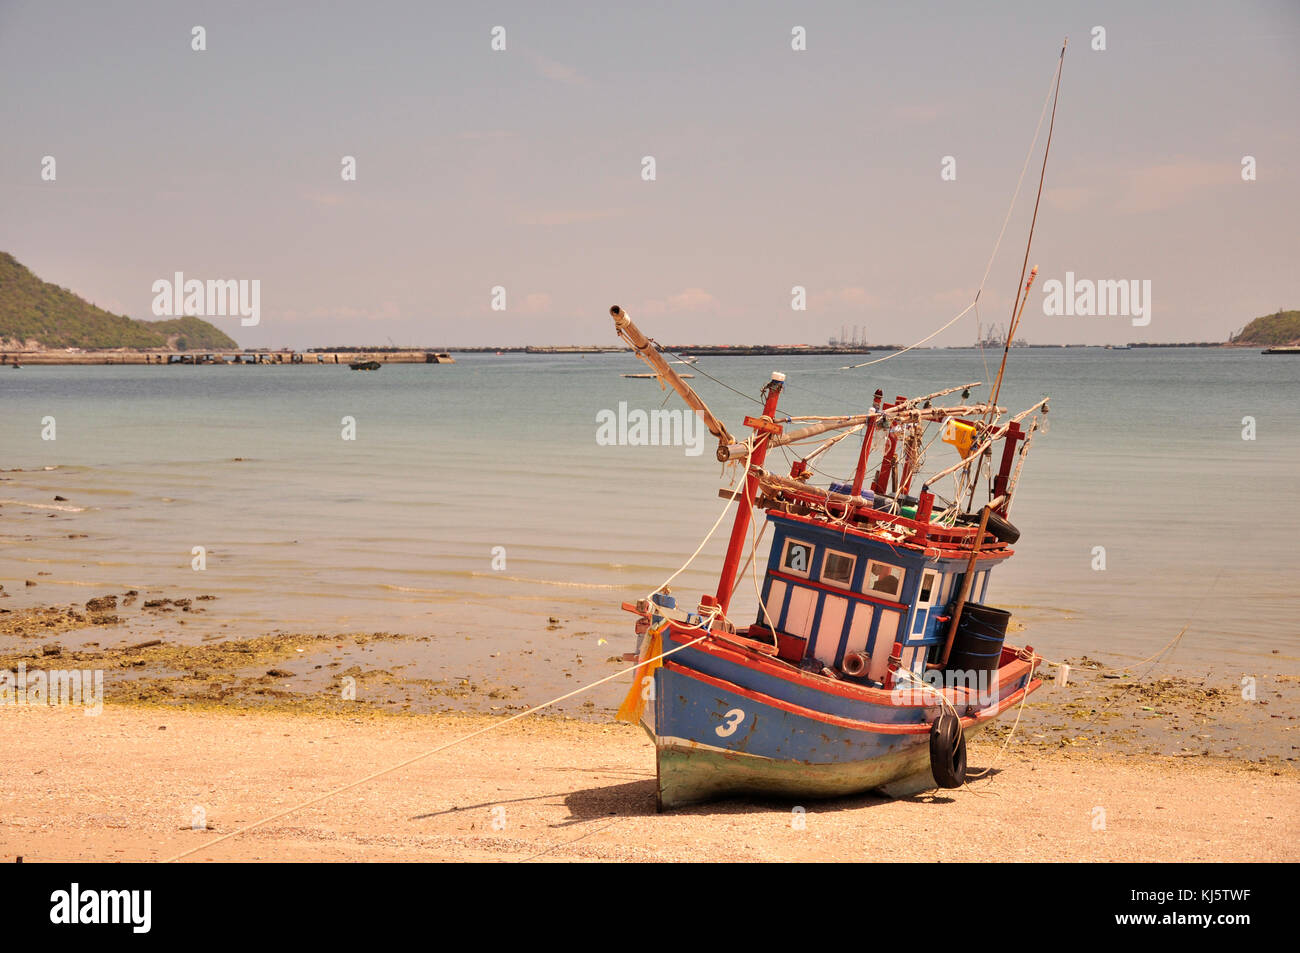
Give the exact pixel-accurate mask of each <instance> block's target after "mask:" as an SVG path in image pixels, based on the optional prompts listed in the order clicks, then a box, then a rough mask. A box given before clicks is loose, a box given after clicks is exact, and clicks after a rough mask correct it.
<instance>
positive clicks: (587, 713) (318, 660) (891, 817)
mask: <svg viewBox="0 0 1300 953" xmlns="http://www.w3.org/2000/svg"><path fill="white" fill-rule="evenodd" d="M110 596H113V594H111V593H104V594H102V595H100V596H97V597H94V598H92V599H90V600H87V601H86V602H85V603H84V604H78V605H73V606H60V605H45V606H41V607H36V608H30V609H0V637H3V639H4V640H5V644H7V645H8V646H9V650H8V651H4V652H0V671H3V672H6V673H10V681H9V682H8V683H7V684H8V685H9V686H10V687H11V688H12V686H13V684H14V682H13V681H12V679H13V678H14V676H15V675H16V673H18V672H20V671H22V672H25V673H26V676H25V677H27V678H30V677H31V676H32V673H36V672H54V671H69V672H99V673H102V694H97V696H96V699H95V701H96V707H98V708H99V713H98V714H94V715H88V714H87V711H88V710H89V709H88V707H87V706H88V705H89V704H90V703H89V701H85V700H83V701H84V703H83V704H82V705H81V706H80V707H79V706H77V705H74V704H61V705H53V704H50V703H49V701H48V699H47V700H45V701H40V699H33V697H32V695H31V691H30V689H29V690H28V691H27V692H26V694H24V695H23V696H22V698H21V699H19V698H18V696H17V695H13V697H10V696H6V698H7V700H9V701H13V702H15V703H12V704H3V705H0V738H4V739H5V740H6V742H7V743H5V744H3V745H0V858H3V859H5V860H12V859H13V858H15V857H19V856H21V857H23V859H24V861H57V860H94V861H127V860H164V859H168V858H171V857H174V856H176V855H178V854H182V853H183V852H186V851H189V850H191V849H192V848H195V847H202V848H205V849H203V850H202V851H200V852H198V853H195V854H192V855H190V856H188V857H186V858H185V859H187V860H196V861H205V860H236V861H257V860H335V861H345V860H360V861H379V860H485V861H521V860H530V859H542V860H556V861H558V860H578V861H582V860H646V861H690V860H773V861H783V860H832V861H853V860H868V859H880V858H881V857H882V856H888V857H890V858H898V859H908V860H920V861H960V860H971V861H974V860H986V859H989V858H990V857H992V858H993V859H996V860H1050V861H1056V860H1081V861H1121V860H1123V861H1131V860H1159V861H1175V860H1214V861H1223V860H1242V861H1262V860H1296V859H1300V847H1298V846H1297V845H1298V844H1300V785H1298V784H1297V782H1298V781H1300V768H1298V767H1297V764H1298V762H1297V760H1296V756H1297V748H1296V744H1297V738H1296V737H1295V735H1296V731H1297V725H1300V720H1298V714H1297V710H1296V708H1297V706H1296V695H1297V692H1296V691H1295V688H1296V680H1295V679H1294V678H1293V677H1290V676H1285V675H1273V676H1270V677H1268V678H1266V679H1262V680H1261V681H1260V682H1259V684H1258V686H1257V696H1256V698H1255V699H1254V700H1252V701H1250V702H1249V703H1248V702H1246V701H1245V700H1244V699H1243V697H1242V693H1241V691H1240V690H1239V689H1238V688H1237V687H1236V686H1235V684H1233V683H1232V682H1230V681H1228V682H1223V683H1222V684H1209V683H1208V682H1206V681H1204V680H1202V681H1196V680H1192V679H1186V678H1160V677H1153V676H1151V675H1150V674H1149V673H1127V672H1115V671H1113V670H1108V669H1105V668H1104V667H1101V666H1099V665H1098V663H1095V662H1093V661H1091V660H1089V659H1084V658H1076V659H1073V660H1072V673H1071V676H1070V679H1069V682H1068V684H1067V685H1066V686H1063V687H1061V686H1056V685H1053V684H1051V683H1050V682H1049V683H1048V684H1045V685H1044V687H1043V689H1042V690H1041V691H1040V692H1038V693H1037V694H1036V695H1035V696H1034V698H1033V701H1032V702H1031V703H1030V704H1028V705H1026V707H1025V709H1024V711H1023V712H1021V713H1020V714H1021V720H1020V723H1019V725H1016V726H1015V728H1016V730H1015V731H1014V733H1013V734H1012V736H1011V739H1010V741H1009V742H1007V736H1008V733H1011V732H1012V726H1013V723H1014V721H1015V719H1013V718H1005V719H1003V720H1002V721H1001V722H1000V723H999V724H997V725H995V726H993V727H992V728H991V729H989V730H988V731H987V732H986V733H984V734H983V735H981V736H979V737H978V738H977V739H975V740H973V741H972V742H971V747H970V764H971V770H972V773H978V772H979V771H980V769H982V768H985V767H988V766H989V765H993V766H994V769H993V770H992V771H990V772H989V773H988V774H987V775H986V776H985V777H982V778H981V779H979V780H975V781H972V782H970V783H969V784H968V785H967V786H966V787H964V788H961V789H958V790H956V791H951V792H949V791H937V792H933V793H931V794H929V795H922V796H918V797H915V798H909V799H904V800H898V801H891V800H888V799H885V798H882V797H875V796H863V797H856V798H850V799H846V800H842V801H835V802H825V803H817V802H809V803H807V804H795V803H789V802H760V801H746V800H733V801H725V802H721V803H718V804H712V805H707V806H702V807H696V808H689V809H686V810H682V811H679V812H675V813H672V814H668V815H658V814H656V813H655V805H654V801H655V798H654V787H655V781H654V754H653V750H652V748H651V745H650V742H649V741H648V740H647V738H646V737H645V735H644V734H643V733H642V732H641V731H640V730H639V729H637V728H633V727H631V726H628V725H624V724H621V723H617V722H615V721H614V720H613V718H612V712H611V711H609V710H608V709H607V708H606V707H605V706H604V704H603V703H602V705H600V706H596V705H594V704H593V703H592V702H583V703H582V704H581V705H580V706H579V707H576V708H574V709H572V710H571V711H569V712H566V713H564V714H554V713H550V712H547V713H542V714H538V715H533V716H529V717H527V718H525V719H521V720H517V721H514V722H511V723H509V724H501V722H502V721H503V720H504V719H505V718H506V717H507V716H509V715H511V714H514V713H517V712H520V711H522V710H523V709H524V708H525V707H526V704H525V703H524V700H523V699H522V698H521V697H520V695H519V692H518V691H517V690H516V688H517V686H512V685H511V684H509V683H508V682H507V681H501V680H497V679H494V678H492V677H489V676H487V675H480V676H477V677H475V678H473V679H463V678H458V677H449V678H446V679H440V680H428V679H420V678H413V677H411V676H410V675H408V674H406V673H405V672H404V670H403V667H402V666H400V665H391V664H389V663H390V662H391V654H392V653H393V652H395V651H398V650H400V651H403V652H419V653H435V654H436V653H437V652H438V651H439V650H440V648H439V647H440V641H441V640H440V638H439V636H437V635H436V634H435V635H423V636H412V635H402V634H399V633H386V632H376V633H353V634H344V635H340V634H318V633H316V634H313V633H285V632H276V633H267V634H258V635H252V634H248V635H241V634H238V633H237V631H236V630H235V629H227V630H225V632H226V636H225V637H224V638H211V637H209V638H208V639H205V640H204V641H200V642H199V643H198V644H194V643H193V642H191V641H188V640H180V639H178V638H176V637H175V636H174V635H169V634H168V633H167V632H166V631H165V629H166V627H165V626H155V625H154V624H153V621H152V617H153V616H161V617H163V618H174V617H181V616H183V617H187V618H188V617H191V616H193V615H194V613H195V612H198V611H200V609H201V611H202V612H203V613H206V614H208V615H215V617H216V618H217V619H219V618H220V617H221V616H222V614H223V611H222V609H221V602H220V600H210V599H208V600H205V599H203V598H201V594H200V595H198V596H193V597H191V596H190V595H181V594H178V593H173V594H172V595H171V596H164V595H162V594H160V593H150V592H141V593H127V594H120V595H118V596H115V597H113V598H110ZM145 606H148V607H149V608H144V607H145ZM178 607H179V608H178ZM169 610H170V615H169V614H168V611H169ZM539 624H541V623H539ZM546 624H547V625H552V626H557V627H558V625H559V623H557V622H548V623H546ZM608 661H609V664H608V665H607V666H603V667H602V669H603V668H608V669H609V670H611V671H612V670H616V669H617V668H618V667H620V666H621V665H623V664H625V663H622V662H619V661H617V660H616V659H614V658H611V659H609V660H608ZM594 674H595V673H592V675H594ZM1045 674H1046V675H1047V676H1048V677H1049V678H1050V676H1051V674H1052V668H1051V667H1050V666H1049V667H1048V669H1047V671H1046V672H1045ZM592 675H585V676H584V680H590V678H591V677H592ZM525 677H526V675H525V673H516V678H525ZM625 681H626V680H621V681H617V682H614V683H610V684H609V685H606V686H604V688H605V689H606V690H607V691H611V692H612V693H613V694H614V695H616V696H617V695H620V694H621V693H622V691H623V690H624V682H625ZM574 687H576V685H574ZM345 688H347V689H350V690H348V691H344V689H345ZM51 694H52V693H51ZM597 697H599V696H597ZM577 701H578V700H575V703H576V702H577ZM34 702H35V703H34ZM489 725H500V727H498V728H493V729H492V730H490V731H489V732H487V733H485V734H483V735H481V736H480V737H477V738H475V739H473V740H472V741H469V742H467V743H465V744H463V745H458V746H456V747H453V748H450V749H448V750H446V751H442V752H440V753H437V754H434V755H431V756H429V757H427V758H424V759H422V760H419V761H417V762H415V763H412V764H410V765H408V766H405V767H401V768H399V769H398V770H395V771H392V772H391V773H386V774H383V775H382V776H379V777H375V778H374V779H373V780H370V781H367V782H366V783H364V784H362V785H359V786H357V787H355V788H352V789H350V790H347V791H344V792H342V793H339V794H337V795H334V796H331V797H329V798H327V799H325V800H323V801H321V802H320V803H318V804H314V805H312V806H309V807H306V808H303V809H302V810H297V811H294V812H293V813H291V814H289V815H287V816H285V817H283V818H278V819H275V820H272V821H271V822H269V823H268V824H266V825H265V826H262V827H258V828H256V829H253V830H251V831H248V832H247V833H243V834H240V835H239V836H237V837H233V838H230V839H228V840H222V841H220V842H217V838H219V837H221V836H222V835H224V834H229V833H231V832H233V831H236V830H238V829H240V828H242V827H244V826H245V825H248V824H251V823H253V822H255V821H257V820H259V819H262V818H266V817H269V816H271V815H275V814H278V813H279V812H280V811H283V810H285V809H286V808H290V807H294V806H296V805H299V804H301V803H303V802H306V801H310V800H312V799H313V798H315V797H317V796H318V795H321V794H325V793H327V792H331V791H333V790H335V789H337V788H340V787H343V786H345V785H349V784H351V783H352V782H355V781H358V780H360V779H363V778H367V777H368V776H370V775H372V774H374V773H375V772H378V771H381V770H383V769H385V768H389V767H391V766H394V765H398V764H400V763H402V762H404V761H406V760H407V759H410V758H412V757H415V756H416V755H419V754H421V753H423V752H427V751H429V750H430V749H433V748H435V747H437V746H439V745H441V744H443V743H445V742H448V741H451V740H453V739H456V738H459V737H461V736H463V735H465V734H468V733H470V732H472V731H476V730H478V729H480V728H482V727H484V726H489ZM1004 743H1005V747H1004ZM796 808H803V809H804V812H803V813H802V814H801V813H800V812H798V811H796V810H795V809H796ZM801 822H802V827H801V826H800V824H801ZM208 845H211V846H210V849H208ZM882 851H883V852H884V853H883V854H882Z"/></svg>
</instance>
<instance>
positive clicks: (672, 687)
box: [643, 649, 1038, 810]
mask: <svg viewBox="0 0 1300 953" xmlns="http://www.w3.org/2000/svg"><path fill="white" fill-rule="evenodd" d="M701 668H705V669H708V670H709V671H707V672H706V671H701ZM723 671H725V672H726V674H727V675H729V676H731V678H727V677H723V675H722V672H723ZM756 684H758V685H761V686H762V689H765V690H766V691H763V690H756V688H755V685H756ZM1037 686H1038V683H1037V682H1032V681H1031V676H1030V672H1029V671H1028V669H1027V668H1026V671H1025V673H1024V675H1023V678H1022V677H1016V678H1014V679H1013V680H1012V681H1011V682H1010V683H1009V684H1006V685H1005V690H1006V692H1007V693H1008V694H1007V695H1006V697H1004V698H1002V699H1001V700H1000V701H999V703H998V704H996V705H994V706H991V707H990V708H988V709H987V710H985V711H982V712H976V713H973V714H972V715H970V716H968V717H964V718H963V719H962V721H963V725H964V731H965V734H966V736H967V737H970V735H971V734H973V733H974V732H976V731H978V730H979V729H981V728H983V727H984V726H985V725H987V724H988V723H990V722H991V721H992V720H993V719H994V718H995V717H996V716H997V714H998V713H999V712H1001V711H1003V710H1005V709H1006V708H1007V707H1009V706H1010V705H1011V704H1015V703H1017V702H1018V701H1019V699H1020V698H1021V697H1023V693H1024V690H1025V689H1026V688H1028V690H1029V691H1032V690H1033V689H1034V688H1036V687H1037ZM796 699H797V700H796ZM818 701H820V702H821V704H817V706H816V707H809V706H810V705H812V704H815V703H817V702H818ZM930 701H932V702H933V704H881V703H878V702H876V703H873V702H869V701H859V700H854V699H849V698H846V697H845V696H843V695H833V694H829V693H821V698H820V699H817V698H816V697H810V695H809V692H808V691H807V686H806V685H800V684H798V683H797V682H794V681H792V682H789V683H785V684H783V683H781V681H780V679H775V680H774V679H773V676H772V674H771V672H770V671H763V670H761V669H759V668H749V667H748V666H746V665H744V664H740V663H738V662H736V661H734V660H730V661H729V660H728V659H727V658H726V657H725V656H719V655H718V654H716V653H702V652H701V653H696V652H695V650H693V649H688V650H686V651H685V652H682V653H680V654H679V656H677V657H676V658H675V659H674V660H672V661H669V662H667V663H666V664H665V665H664V666H663V667H661V668H659V669H657V670H656V671H655V692H654V704H653V706H652V707H647V710H646V713H645V718H644V720H643V725H644V726H645V728H646V729H647V731H648V732H649V733H650V736H651V738H652V739H653V740H654V743H655V753H656V768H657V775H658V805H659V809H660V810H671V809H673V808H676V807H682V806H685V805H689V804H695V803H700V802H704V801H710V800H716V799H719V798H725V797H736V796H767V797H776V798H788V799H795V800H799V799H818V798H832V797H842V796H846V795H853V794H863V793H866V792H870V791H881V792H883V793H885V794H887V795H891V796H906V795H910V794H914V793H917V792H919V791H923V790H928V789H931V788H934V787H936V786H937V785H936V783H935V780H934V777H933V775H932V774H931V771H930V752H929V724H930V723H931V722H933V721H934V719H935V718H936V717H937V716H938V714H939V712H940V705H939V704H938V702H937V700H936V699H934V697H933V695H931V696H930ZM828 708H829V709H831V710H832V711H827V710H825V709H828Z"/></svg>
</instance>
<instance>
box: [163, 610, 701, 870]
mask: <svg viewBox="0 0 1300 953" xmlns="http://www.w3.org/2000/svg"><path fill="white" fill-rule="evenodd" d="M709 634H710V633H705V634H704V635H701V636H700V637H699V638H697V639H693V640H692V641H690V642H686V643H685V644H683V645H678V646H675V647H674V648H671V649H669V650H668V651H667V652H661V653H659V654H658V655H656V656H654V657H653V658H648V659H640V660H638V661H637V663H636V664H635V665H633V666H631V667H629V668H625V669H622V670H621V671H618V672H615V673H614V674H613V675H606V676H605V677H604V678H599V679H597V680H596V681H594V682H591V683H590V684H587V685H583V686H581V687H580V688H575V689H574V690H573V691H571V692H566V693H565V694H563V695H561V696H559V697H558V698H552V699H551V700H550V701H547V702H542V704H540V705H534V706H533V707H532V708H529V709H528V710H526V711H521V712H517V713H516V714H513V715H511V716H510V717H509V718H503V719H501V720H500V721H495V722H493V723H492V724H490V725H485V726H484V727H482V728H479V729H477V730H476V731H471V732H470V733H469V734H467V735H462V736H461V737H459V738H455V739H453V740H452V741H448V742H446V743H444V744H440V745H438V746H437V747H435V748H430V749H429V750H428V751H425V752H423V753H422V754H417V755H415V756H414V757H412V758H407V759H406V760H405V761H399V762H398V763H397V764H393V765H389V766H388V767H386V768H381V769H380V770H378V771H374V772H372V773H370V774H367V775H366V776H365V777H364V778H359V779H357V780H356V781H351V782H349V783H348V784H344V785H343V786H341V787H337V788H334V790H332V791H326V792H325V793H324V794H319V795H317V796H316V797H314V798H310V799H308V800H306V801H303V802H302V803H300V804H295V805H293V807H287V808H285V809H284V810H283V811H277V812H276V813H275V814H271V815H269V816H267V817H264V818H262V819H261V820H257V821H254V822H253V823H252V824H245V825H244V826H243V827H241V828H239V829H237V830H233V831H231V832H230V833H229V834H222V835H221V836H220V837H218V838H216V839H215V840H210V841H208V842H206V843H204V844H200V845H198V846H197V847H191V848H190V849H189V850H184V851H181V852H180V853H179V854H175V855H173V856H171V857H168V858H167V859H166V860H164V861H162V862H163V863H164V864H170V863H172V862H173V861H177V860H180V859H182V858H184V857H189V856H191V855H192V854H197V853H198V852H199V851H202V850H207V849H208V848H209V847H215V846H216V845H217V844H220V843H221V842H222V841H224V840H229V839H230V838H232V837H238V836H239V835H240V834H246V833H248V832H249V831H251V830H254V829H255V828H258V827H261V826H262V825H263V824H269V823H270V822H271V821H275V820H279V819H280V818H282V817H285V816H287V815H289V814H293V813H295V812H296V811H301V810H302V809H303V808H305V807H311V806H312V805H313V804H319V803H320V802H321V801H325V800H328V799H329V798H332V797H334V796H335V795H338V794H342V793H343V792H344V791H350V790H352V789H353V788H356V787H360V786H361V785H363V784H366V783H368V782H370V781H373V780H375V779H376V778H380V777H383V776H384V775H385V774H391V773H392V772H394V771H397V770H398V769H400V768H405V767H406V766H408V765H412V764H415V762H417V761H422V760H423V759H425V758H427V757H429V756H431V755H435V754H438V753H439V752H441V751H446V750H447V749H448V748H453V747H455V746H456V745H459V744H463V743H464V742H466V741H469V740H470V739H471V738H477V737H478V736H479V735H484V734H487V733H488V732H489V731H493V730H495V729H497V728H500V727H502V726H503V725H508V724H510V722H512V721H518V720H519V719H520V718H526V717H528V716H529V715H532V714H535V713H537V712H539V711H541V710H542V709H543V708H550V707H551V706H552V705H557V704H559V703H560V702H562V701H565V700H566V699H569V698H572V697H573V696H574V695H580V694H581V693H583V692H585V691H587V690H589V689H592V688H595V687H596V686H597V685H603V684H605V682H609V681H613V680H614V679H616V678H620V677H622V676H624V675H627V674H628V673H629V672H635V671H636V670H637V669H639V668H641V667H642V666H644V665H648V664H650V663H651V662H657V661H659V660H661V659H665V658H667V657H668V656H670V655H672V654H674V653H675V652H680V651H682V650H683V649H689V648H690V647H691V646H692V645H696V644H698V643H700V642H703V641H704V640H705V639H707V638H708V637H709Z"/></svg>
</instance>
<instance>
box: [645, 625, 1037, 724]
mask: <svg viewBox="0 0 1300 953" xmlns="http://www.w3.org/2000/svg"><path fill="white" fill-rule="evenodd" d="M699 634H700V630H699V629H695V628H692V629H687V630H686V631H685V632H679V631H678V628H677V625H676V623H673V622H671V621H670V623H669V626H668V638H669V639H670V640H672V641H673V642H677V643H685V642H689V641H691V640H692V639H695V638H698V637H699ZM733 644H734V643H733ZM694 648H695V649H697V650H699V651H701V652H708V653H709V654H710V655H715V656H717V657H719V658H722V659H726V660H727V661H730V662H735V663H736V664H739V665H745V666H748V667H749V668H753V669H757V670H758V671H761V672H763V673H765V674H768V675H774V676H776V677H777V678H782V679H785V680H786V681H788V682H797V683H798V684H800V685H806V686H808V687H809V688H814V689H816V690H818V691H822V692H827V693H829V694H832V695H839V696H840V697H841V698H850V699H854V700H856V701H865V702H871V703H873V704H876V705H893V706H894V707H896V708H927V707H930V706H928V705H924V704H920V705H916V704H907V703H900V702H897V701H895V700H894V697H893V692H892V691H890V690H888V689H884V688H873V687H871V686H870V685H854V684H853V683H851V682H841V681H837V680H835V679H830V678H826V677H824V676H821V675H814V674H812V673H811V672H805V671H802V670H801V669H798V668H795V667H794V666H793V665H791V664H789V663H788V662H783V661H778V660H773V659H770V658H768V657H766V656H763V655H759V654H758V653H750V652H746V651H744V650H738V649H739V646H737V647H736V648H734V649H733V648H731V647H729V646H726V645H722V644H719V643H718V642H717V641H716V640H714V639H706V640H705V641H703V642H700V643H699V644H697V645H695V646H694ZM1014 652H1015V649H1013V648H1011V647H1010V646H1008V647H1006V648H1004V649H1003V654H1002V657H1003V659H1006V658H1007V655H1008V654H1009V653H1014ZM997 671H998V687H999V688H1001V686H1002V685H1004V684H1006V683H1007V682H1012V681H1017V680H1018V679H1020V678H1021V677H1023V676H1024V675H1026V674H1032V672H1031V671H1030V664H1029V662H1026V661H1025V660H1023V659H1018V658H1017V659H1014V660H1012V661H1009V662H1007V661H1004V662H1003V664H1002V665H1001V666H999V668H998V670H997ZM948 691H950V692H952V696H951V697H952V700H953V704H954V705H959V704H969V703H970V702H969V700H968V699H966V693H965V692H964V691H963V690H961V689H949V690H948ZM909 694H912V693H909Z"/></svg>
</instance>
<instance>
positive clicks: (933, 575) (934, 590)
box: [916, 569, 939, 606]
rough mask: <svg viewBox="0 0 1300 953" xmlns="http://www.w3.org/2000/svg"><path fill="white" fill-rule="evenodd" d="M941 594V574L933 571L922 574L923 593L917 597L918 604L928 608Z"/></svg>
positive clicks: (929, 570)
mask: <svg viewBox="0 0 1300 953" xmlns="http://www.w3.org/2000/svg"><path fill="white" fill-rule="evenodd" d="M938 594H939V574H938V573H937V572H935V571H934V570H933V569H927V570H926V571H925V572H923V573H922V574H921V591H920V593H919V594H918V595H917V597H916V604H917V605H921V606H928V605H930V604H931V603H933V602H934V601H935V598H936V597H937V596H938Z"/></svg>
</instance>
